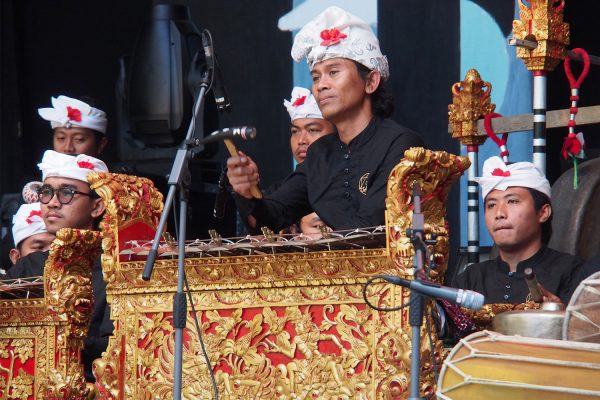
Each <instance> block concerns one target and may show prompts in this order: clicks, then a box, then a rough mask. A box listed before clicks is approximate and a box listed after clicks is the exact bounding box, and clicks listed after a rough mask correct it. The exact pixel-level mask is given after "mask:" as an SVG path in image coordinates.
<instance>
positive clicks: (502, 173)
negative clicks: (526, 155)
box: [492, 168, 510, 176]
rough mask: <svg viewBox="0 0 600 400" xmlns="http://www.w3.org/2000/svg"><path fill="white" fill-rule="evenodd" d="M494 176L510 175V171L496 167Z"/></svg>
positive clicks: (493, 172)
mask: <svg viewBox="0 0 600 400" xmlns="http://www.w3.org/2000/svg"><path fill="white" fill-rule="evenodd" d="M492 176H510V171H503V170H501V169H500V168H496V169H495V170H493V171H492Z"/></svg>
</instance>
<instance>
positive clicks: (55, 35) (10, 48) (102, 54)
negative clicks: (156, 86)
mask: <svg viewBox="0 0 600 400" xmlns="http://www.w3.org/2000/svg"><path fill="white" fill-rule="evenodd" d="M159 3H169V1H161V2H159ZM172 3H178V4H188V5H189V8H190V12H191V15H192V20H193V22H194V23H195V25H196V26H197V27H198V28H199V29H200V30H202V29H204V28H208V29H209V30H210V31H211V32H212V36H213V40H214V46H215V49H216V52H217V54H218V56H219V61H220V65H221V68H222V72H223V76H224V82H225V86H226V88H227V90H228V92H229V94H230V98H231V104H232V112H231V113H230V114H227V115H223V116H221V117H220V118H219V126H216V125H215V124H213V126H212V127H211V128H210V129H216V128H217V127H228V126H235V125H252V126H256V127H257V130H258V136H257V140H256V141H254V142H252V143H245V144H240V145H239V146H238V147H239V148H240V149H241V150H244V151H247V153H248V154H249V155H251V156H252V157H253V158H254V159H255V160H256V161H257V163H258V164H259V166H261V167H262V168H261V179H262V182H263V184H264V185H265V186H266V185H269V184H270V183H271V182H275V181H277V180H281V179H283V178H284V177H285V176H286V175H287V174H288V173H289V172H290V171H291V170H292V158H291V153H290V150H289V134H288V132H289V117H288V115H287V113H286V112H285V109H284V107H283V106H282V101H283V99H284V98H285V97H286V96H288V95H289V91H290V88H291V86H292V64H291V59H290V56H289V51H290V46H291V40H292V37H291V33H290V32H281V31H279V29H278V28H277V21H278V18H279V17H280V16H281V15H283V14H284V13H285V12H287V11H289V10H290V9H291V6H292V1H291V0H285V1H258V2H254V1H253V2H250V1H238V0H219V1H189V2H184V1H178V2H172ZM152 4H153V2H151V1H148V0H127V1H117V0H103V1H78V0H57V1H52V2H48V1H44V0H25V1H21V0H3V1H2V2H0V13H1V14H0V18H1V20H0V27H1V28H0V29H1V31H0V34H1V41H2V47H1V50H0V51H1V53H0V60H1V68H2V71H1V72H2V74H1V75H2V87H1V89H2V90H1V91H0V93H1V95H0V96H1V101H2V103H1V107H0V112H1V117H2V126H1V131H0V156H1V161H0V162H1V168H0V194H2V193H7V192H15V191H19V190H20V188H21V187H22V185H23V183H24V182H27V181H28V180H30V179H33V178H38V176H39V174H38V170H37V168H36V163H37V162H39V160H40V159H41V156H42V154H43V152H44V150H46V149H48V148H51V146H52V141H51V137H52V134H51V130H50V126H49V123H47V122H46V121H43V120H42V119H41V118H40V117H39V116H38V114H37V108H39V107H47V106H49V105H50V97H51V96H53V95H54V96H56V95H59V94H65V95H68V96H72V97H79V96H82V95H89V96H92V97H93V98H95V100H96V105H97V107H99V108H101V109H103V110H105V111H106V112H107V113H108V117H109V126H108V137H109V141H110V144H109V146H108V148H107V149H106V150H105V152H104V153H103V155H102V158H103V159H104V160H105V161H107V163H108V164H109V166H110V167H111V169H112V167H113V166H114V168H115V169H117V168H118V169H120V168H122V167H124V166H125V167H130V170H131V171H133V172H134V173H137V174H139V175H149V176H150V177H151V178H153V179H155V180H157V181H158V182H157V183H158V185H159V187H161V189H166V188H165V187H164V179H162V177H161V176H158V175H163V176H164V175H165V174H167V173H168V172H169V171H170V163H165V162H163V161H164V160H162V161H161V162H160V163H156V164H155V165H160V166H161V167H160V168H162V170H161V171H159V172H156V171H154V172H153V173H155V174H154V175H152V174H145V173H144V171H145V168H144V166H143V164H144V163H137V162H136V160H128V161H127V162H125V163H122V162H121V161H122V160H119V157H118V152H117V140H116V138H117V135H120V134H121V132H119V131H118V124H117V123H116V100H115V85H116V81H117V77H118V74H119V58H120V57H121V56H127V55H131V54H132V52H133V50H134V46H135V43H136V38H137V36H138V34H139V32H140V31H141V28H142V26H143V24H144V22H145V21H146V20H147V19H149V17H150V11H151V7H152ZM210 112H212V113H213V114H216V112H215V111H213V110H207V113H210ZM212 119H213V120H214V118H212ZM186 126H187V122H186ZM221 146H222V145H221ZM226 158H227V155H226V152H225V151H224V149H220V151H219V153H218V154H217V155H216V156H214V157H212V158H211V159H210V160H205V161H208V162H209V166H208V168H211V169H213V170H214V169H216V170H217V172H218V168H219V167H220V163H221V162H222V161H224V160H225V159H226ZM144 162H145V163H148V160H145V161H144ZM150 163H152V161H151V160H150ZM203 165H205V164H202V163H200V164H198V165H196V167H195V168H194V174H193V178H194V179H195V181H194V184H193V191H192V195H191V196H192V199H191V203H192V204H191V205H192V209H191V214H190V215H191V216H192V217H193V220H192V222H191V223H190V224H189V227H188V233H189V235H188V237H199V236H202V237H206V236H207V229H208V228H212V227H217V228H220V230H221V232H222V234H223V235H233V234H234V233H235V232H234V230H233V229H234V228H233V222H232V221H233V212H232V207H233V205H232V204H231V202H230V203H229V204H228V205H229V208H230V210H229V212H228V215H227V216H226V221H214V220H213V219H212V216H211V215H212V209H213V204H214V183H215V182H212V183H213V185H212V186H203V185H202V183H203V182H201V181H202V179H204V178H206V177H205V176H203V174H202V171H201V169H202V168H203ZM213 172H214V171H213ZM161 179H162V182H161ZM211 179H213V180H214V179H215V178H214V176H211ZM207 188H208V189H211V190H208V189H207ZM205 189H206V190H205ZM209 192H212V193H209Z"/></svg>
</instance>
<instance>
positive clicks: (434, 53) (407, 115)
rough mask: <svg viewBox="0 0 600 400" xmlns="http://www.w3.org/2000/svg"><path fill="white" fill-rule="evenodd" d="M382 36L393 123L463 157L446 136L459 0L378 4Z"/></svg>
mask: <svg viewBox="0 0 600 400" xmlns="http://www.w3.org/2000/svg"><path fill="white" fill-rule="evenodd" d="M378 13H379V14H378V15H379V25H378V35H379V40H380V42H381V48H382V49H383V51H384V52H385V54H387V57H388V61H389V64H390V80H389V82H388V84H389V86H390V88H391V90H392V93H393V95H394V98H395V99H396V111H395V113H394V119H395V120H396V121H397V122H399V123H401V124H403V125H406V126H408V127H410V128H412V129H414V130H416V131H417V132H419V133H420V134H421V135H422V137H423V138H424V139H425V143H426V144H427V146H428V147H429V148H430V149H433V150H445V151H447V152H450V153H454V154H458V153H459V143H458V142H457V141H456V140H454V139H452V137H451V136H450V135H449V134H448V104H450V103H452V95H451V92H450V87H451V86H452V84H453V83H454V82H457V80H460V79H457V78H458V77H459V74H460V24H459V21H460V9H459V2H458V1H445V0H444V1H442V0H438V1H421V0H403V1H395V0H379V9H378ZM458 201H459V191H458V184H457V185H455V186H454V188H453V190H452V191H451V193H450V197H449V201H448V205H447V209H448V223H449V227H450V246H451V253H450V262H449V273H452V266H453V265H454V264H455V260H456V258H457V257H456V255H457V254H458V246H459V245H460V237H459V235H460V225H459V224H460V218H459V207H458Z"/></svg>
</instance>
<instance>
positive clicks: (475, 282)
mask: <svg viewBox="0 0 600 400" xmlns="http://www.w3.org/2000/svg"><path fill="white" fill-rule="evenodd" d="M582 263H583V262H582V260H580V259H578V258H577V257H574V256H572V255H570V254H566V253H561V252H559V251H556V250H553V249H551V248H548V247H545V246H542V248H541V249H540V250H539V251H538V252H537V253H535V254H534V255H533V256H532V257H530V258H528V259H527V260H523V261H521V262H520V263H518V264H517V270H516V271H515V272H510V268H509V266H508V264H507V263H506V262H504V261H502V259H500V257H498V258H496V259H494V260H489V261H485V262H481V263H476V264H473V265H470V266H469V267H467V269H466V270H465V271H464V272H463V273H462V274H460V275H458V276H457V277H456V279H455V280H454V282H453V284H452V286H454V287H455V288H459V289H469V290H474V291H476V292H479V293H481V294H483V295H484V296H485V302H486V303H487V304H490V303H511V304H519V303H524V302H525V300H526V298H527V296H528V295H529V289H528V288H527V284H526V283H525V274H524V272H523V271H524V270H525V268H528V267H530V268H532V269H533V271H534V272H535V275H536V278H537V280H538V282H539V283H541V284H542V286H543V287H544V288H545V289H546V290H548V291H549V292H551V293H553V294H555V295H557V296H558V297H560V299H561V300H562V302H563V303H564V304H565V305H567V304H568V303H569V299H570V298H571V295H572V294H573V291H574V290H575V289H576V287H577V283H578V282H577V273H578V269H579V268H580V266H581V264H582Z"/></svg>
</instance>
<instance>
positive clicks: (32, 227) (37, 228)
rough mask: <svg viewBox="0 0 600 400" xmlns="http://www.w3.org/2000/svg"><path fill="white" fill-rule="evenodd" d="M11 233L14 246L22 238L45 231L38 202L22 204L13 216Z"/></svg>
mask: <svg viewBox="0 0 600 400" xmlns="http://www.w3.org/2000/svg"><path fill="white" fill-rule="evenodd" d="M12 223H13V227H12V234H13V238H14V240H15V247H17V246H18V245H19V243H21V242H22V241H23V240H25V239H27V238H28V237H30V236H33V235H37V234H38V233H44V232H47V230H46V224H45V223H44V219H43V218H42V210H41V208H40V203H31V204H23V205H21V207H19V210H18V211H17V213H16V214H15V215H14V216H13V220H12Z"/></svg>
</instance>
